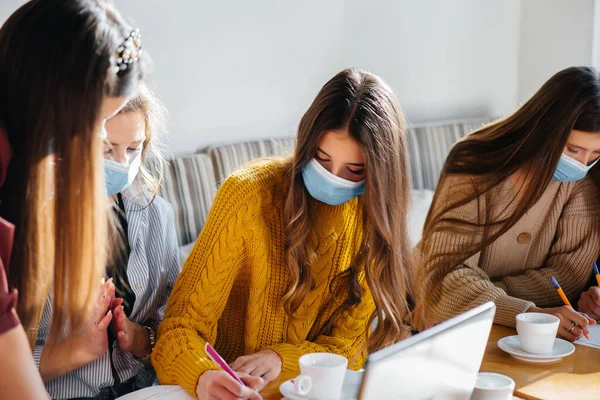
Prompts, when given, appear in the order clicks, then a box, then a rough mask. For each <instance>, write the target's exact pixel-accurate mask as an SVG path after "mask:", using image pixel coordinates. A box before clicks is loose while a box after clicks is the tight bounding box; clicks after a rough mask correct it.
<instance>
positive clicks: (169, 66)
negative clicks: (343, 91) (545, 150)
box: [118, 0, 520, 152]
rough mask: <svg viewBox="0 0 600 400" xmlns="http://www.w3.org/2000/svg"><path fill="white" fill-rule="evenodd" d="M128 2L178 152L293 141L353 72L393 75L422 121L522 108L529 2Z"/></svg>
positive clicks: (412, 115) (124, 1)
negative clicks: (322, 91)
mask: <svg viewBox="0 0 600 400" xmlns="http://www.w3.org/2000/svg"><path fill="white" fill-rule="evenodd" d="M118 3H119V6H120V8H121V10H122V12H123V13H124V14H126V15H132V16H135V20H136V22H137V24H138V25H139V27H140V29H141V30H142V33H143V34H144V39H145V42H144V43H145V44H146V45H147V49H148V51H149V52H150V53H151V54H152V55H153V57H154V59H155V78H156V79H155V81H156V83H157V84H158V86H159V92H160V93H161V94H162V95H163V98H164V101H165V102H166V104H167V106H168V107H169V109H170V111H171V114H172V145H171V147H172V149H173V150H174V151H175V152H181V151H191V150H194V149H196V148H197V147H200V146H205V145H208V144H211V143H218V142H228V141H235V140H248V139H252V138H261V137H269V136H284V135H291V134H293V133H294V131H295V127H296V125H297V123H298V121H299V119H300V117H301V116H302V113H303V112H304V111H305V110H306V108H307V107H308V105H309V104H310V101H311V100H312V98H313V97H314V96H315V94H316V93H317V91H318V90H319V88H320V87H321V86H322V85H323V83H325V81H326V80H327V79H328V78H329V77H331V76H332V75H333V74H334V73H335V72H337V71H339V70H340V69H342V68H343V67H345V66H351V65H353V66H358V67H362V68H366V69H369V70H371V71H372V72H374V73H376V74H378V75H381V76H383V77H384V79H386V80H387V81H388V82H389V83H390V85H391V86H392V87H393V88H394V89H395V90H396V92H397V94H398V97H399V98H400V100H401V102H402V104H403V106H404V109H405V112H406V114H407V117H408V118H409V119H410V121H411V122H416V123H418V122H422V121H431V120H439V119H454V118H462V117H477V116H488V115H502V114H504V113H506V112H509V111H511V110H512V109H513V108H514V106H515V104H516V99H517V80H518V78H517V73H518V59H517V57H518V53H517V52H516V51H515V49H517V48H518V28H519V25H518V23H519V12H520V10H519V2H518V0H494V1H486V2H483V3H485V4H482V2H481V1H479V0H455V1H452V2H448V1H446V0H427V1H419V2H416V1H412V0H401V1H393V0H371V1H368V2H367V1H364V0H327V1H321V0H309V1H302V2H291V1H277V0H253V1H250V2H245V1H224V2H216V1H210V2H209V1H170V2H165V1H164V0H150V1H149V0H121V1H120V2H118ZM142 4H144V6H143V7H142Z"/></svg>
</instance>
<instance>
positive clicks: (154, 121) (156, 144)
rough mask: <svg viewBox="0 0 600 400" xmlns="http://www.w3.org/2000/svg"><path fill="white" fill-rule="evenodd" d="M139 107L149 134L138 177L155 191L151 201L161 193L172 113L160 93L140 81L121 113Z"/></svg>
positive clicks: (138, 109) (146, 131) (130, 111)
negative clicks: (167, 136) (168, 128)
mask: <svg viewBox="0 0 600 400" xmlns="http://www.w3.org/2000/svg"><path fill="white" fill-rule="evenodd" d="M138 111H139V112H141V113H142V117H143V119H144V126H145V127H144V131H145V134H146V138H145V139H144V143H143V149H142V165H141V167H140V172H139V174H138V177H139V179H140V180H141V181H142V183H143V184H145V185H146V186H147V187H148V188H150V190H151V191H152V199H151V200H150V203H151V202H152V200H153V199H154V198H155V197H156V195H157V194H158V189H159V188H160V185H161V183H162V180H163V177H164V170H165V167H166V165H167V161H166V156H165V154H166V150H165V148H164V142H163V140H164V137H165V136H166V134H167V121H168V117H167V116H168V114H167V110H166V109H165V107H164V105H163V104H162V103H161V101H160V100H159V98H158V96H157V95H156V94H155V93H154V92H153V91H152V90H151V89H150V88H149V87H148V86H147V85H145V84H141V85H140V87H139V89H138V94H137V96H135V97H134V98H133V99H131V100H129V102H127V104H125V106H124V107H123V109H122V110H121V111H120V112H119V114H124V113H133V112H138Z"/></svg>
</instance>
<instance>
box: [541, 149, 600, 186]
mask: <svg viewBox="0 0 600 400" xmlns="http://www.w3.org/2000/svg"><path fill="white" fill-rule="evenodd" d="M597 162H598V160H596V161H594V162H593V163H592V164H591V165H585V164H582V163H580V162H579V161H577V160H575V159H573V158H571V157H569V156H568V155H566V154H565V153H563V154H562V155H561V156H560V161H559V162H558V165H557V166H556V171H554V175H553V176H552V179H554V180H555V181H559V182H575V181H578V180H581V179H583V178H585V176H586V175H587V173H588V172H589V170H590V169H592V167H593V166H594V165H596V163H597Z"/></svg>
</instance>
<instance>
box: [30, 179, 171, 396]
mask: <svg viewBox="0 0 600 400" xmlns="http://www.w3.org/2000/svg"><path fill="white" fill-rule="evenodd" d="M146 204H147V201H144V196H142V195H141V191H139V190H136V189H135V188H129V189H127V190H125V191H124V192H123V205H124V207H125V216H126V218H127V231H128V232H127V234H128V237H129V245H130V247H131V252H130V255H129V262H128V265H127V276H128V278H129V283H130V286H131V289H132V290H133V291H134V293H135V303H134V304H133V309H132V313H131V315H130V319H131V320H132V321H133V322H135V323H138V324H140V325H144V324H146V325H155V326H153V327H154V328H157V326H156V325H157V324H158V322H160V321H161V320H162V318H163V315H164V311H165V308H166V305H167V300H168V298H169V295H170V293H171V290H172V288H173V285H174V284H175V280H176V279H177V276H178V275H179V272H180V270H181V267H180V261H179V252H178V246H177V235H176V233H175V225H174V219H173V209H172V207H171V205H170V204H169V203H167V202H166V201H165V200H164V199H163V198H161V197H159V196H157V197H156V198H155V199H154V201H153V202H152V204H151V205H150V206H149V207H146V206H145V205H146ZM51 317H52V298H51V296H49V297H48V299H47V301H46V305H45V308H44V312H43V315H42V319H41V321H40V327H39V329H38V337H37V342H36V346H35V349H34V359H35V362H36V364H37V365H38V367H39V362H40V358H41V356H42V351H43V349H44V344H45V341H46V339H47V338H48V335H49V332H50V324H51ZM151 321H152V322H151ZM111 358H112V365H111ZM112 366H114V368H115V371H116V373H117V374H118V376H119V379H120V381H121V382H125V381H126V380H128V379H130V378H132V377H134V376H136V375H138V374H140V375H142V374H146V375H147V369H148V368H150V367H149V366H145V365H144V364H143V363H142V362H140V361H137V360H136V359H134V358H133V355H132V354H130V353H126V352H123V351H121V350H120V349H119V347H118V343H117V342H116V341H115V342H114V343H113V349H112V354H111V352H109V351H108V350H107V351H106V353H105V354H104V355H103V356H102V357H100V358H99V359H97V360H96V361H94V362H92V363H90V364H87V365H84V366H83V367H81V368H78V369H76V370H74V371H72V372H70V373H68V374H66V375H63V376H61V377H58V378H56V379H54V380H52V381H50V382H48V383H46V389H47V390H48V393H50V395H51V396H52V398H53V399H71V398H76V397H93V396H96V395H98V393H99V391H100V389H102V388H105V387H110V386H113V385H114V384H115V381H114V379H113V371H112ZM150 383H151V382H150Z"/></svg>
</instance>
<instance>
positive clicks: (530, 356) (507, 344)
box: [498, 335, 575, 363]
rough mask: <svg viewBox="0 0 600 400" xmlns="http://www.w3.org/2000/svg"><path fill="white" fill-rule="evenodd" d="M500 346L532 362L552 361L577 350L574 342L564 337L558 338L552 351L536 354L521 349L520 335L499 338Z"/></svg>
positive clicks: (516, 356) (523, 359) (520, 358)
mask: <svg viewBox="0 0 600 400" xmlns="http://www.w3.org/2000/svg"><path fill="white" fill-rule="evenodd" d="M498 347H500V349H501V350H504V351H505V352H507V353H508V354H510V355H511V356H513V357H514V358H516V359H518V360H521V361H527V362H530V363H551V362H555V361H558V360H560V359H561V358H563V357H566V356H570V355H571V354H573V352H574V351H575V346H573V344H572V343H569V342H567V341H566V340H563V339H558V338H556V339H555V340H554V347H553V348H552V351H551V352H550V353H543V354H534V353H528V352H526V351H523V350H522V349H521V342H520V341H519V336H518V335H515V336H507V337H504V338H502V339H500V340H498Z"/></svg>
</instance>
